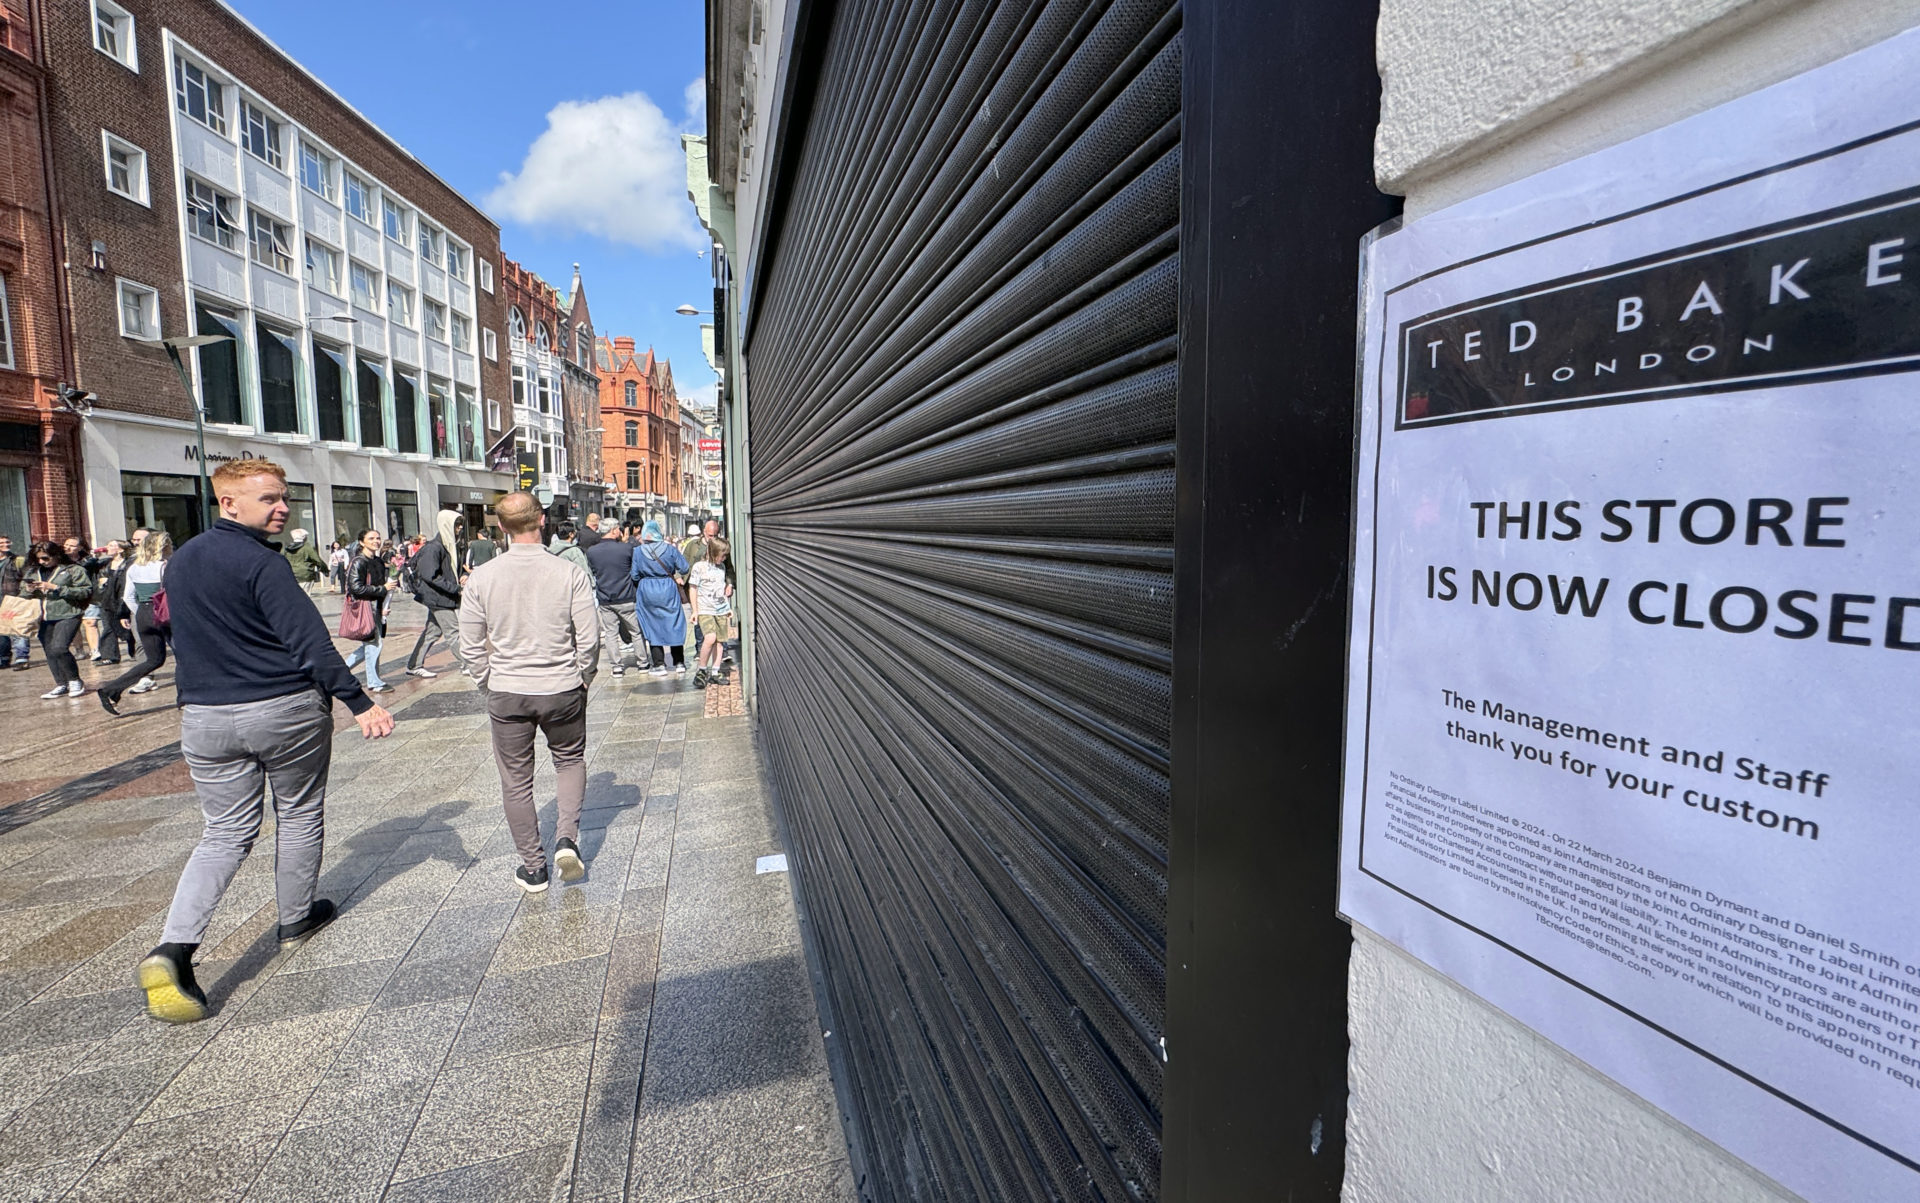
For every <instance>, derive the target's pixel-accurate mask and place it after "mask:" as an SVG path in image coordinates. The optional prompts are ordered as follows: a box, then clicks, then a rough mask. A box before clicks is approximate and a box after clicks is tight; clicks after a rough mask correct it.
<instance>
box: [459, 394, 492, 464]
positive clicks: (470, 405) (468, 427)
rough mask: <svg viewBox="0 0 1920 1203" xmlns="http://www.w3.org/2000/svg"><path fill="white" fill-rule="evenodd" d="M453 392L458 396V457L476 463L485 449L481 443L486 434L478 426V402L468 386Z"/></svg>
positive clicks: (484, 452)
mask: <svg viewBox="0 0 1920 1203" xmlns="http://www.w3.org/2000/svg"><path fill="white" fill-rule="evenodd" d="M455 392H456V393H457V394H458V396H459V398H460V405H459V409H460V458H461V459H463V460H466V461H467V462H468V463H474V464H477V463H479V462H480V457H481V456H482V455H484V454H486V450H487V449H486V448H485V447H483V446H482V445H481V443H482V441H483V440H484V439H485V437H486V436H485V434H484V432H483V431H482V430H481V428H480V403H479V402H478V401H476V400H475V399H474V395H473V390H472V389H470V388H461V389H457V390H455Z"/></svg>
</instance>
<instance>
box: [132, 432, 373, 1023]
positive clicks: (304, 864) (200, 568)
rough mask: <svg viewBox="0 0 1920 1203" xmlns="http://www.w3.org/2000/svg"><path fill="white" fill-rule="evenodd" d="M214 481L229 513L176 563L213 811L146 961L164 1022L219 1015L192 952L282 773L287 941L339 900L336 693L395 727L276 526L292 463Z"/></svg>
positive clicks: (170, 595) (368, 717)
mask: <svg viewBox="0 0 1920 1203" xmlns="http://www.w3.org/2000/svg"><path fill="white" fill-rule="evenodd" d="M212 484H213V490H214V495H215V497H216V498H217V499H218V501H219V505H220V518H219V520H218V521H216V522H215V523H214V524H213V526H212V527H211V528H210V529H209V530H207V531H206V532H205V533H204V534H201V535H199V536H198V537H196V538H195V539H194V540H193V541H192V542H191V543H189V544H187V545H186V546H185V547H183V548H181V549H180V552H179V554H178V555H177V556H175V557H174V560H173V563H172V567H171V569H170V571H169V572H168V574H167V588H166V595H167V603H168V604H167V608H168V611H169V613H170V617H171V619H172V626H173V639H174V646H175V649H176V650H177V651H178V652H179V653H180V668H179V672H178V675H177V678H176V684H177V685H178V686H179V690H180V751H181V755H182V756H183V757H184V758H185V759H186V762H187V770H188V772H189V773H190V774H191V775H192V777H193V788H194V792H195V793H196V794H198V795H199V799H200V810H201V813H202V815H203V816H204V817H205V819H206V829H205V831H204V833H203V834H202V835H201V837H200V843H199V845H198V846H197V847H196V848H194V850H193V854H192V855H191V856H190V857H188V858H187V866H186V868H185V870H183V871H182V872H181V874H180V884H179V885H178V887H176V889H175V890H174V895H173V905H172V906H171V907H170V908H168V911H167V921H166V926H165V927H164V928H163V929H162V931H161V936H160V941H161V942H160V944H159V945H158V946H157V947H155V948H154V950H153V951H152V952H151V953H149V954H148V955H147V956H146V957H145V958H144V959H143V960H142V961H141V962H140V964H139V967H138V968H137V970H136V972H135V979H136V981H137V982H138V983H139V986H140V988H141V989H142V990H144V991H145V992H146V996H147V1014H148V1015H150V1016H152V1017H153V1018H155V1019H158V1020H162V1021H164V1022H167V1023H191V1022H193V1021H195V1020H198V1019H202V1018H204V1017H205V1016H206V1013H207V996H206V995H205V994H204V993H202V992H201V990H200V987H199V985H198V984H197V983H196V982H195V981H194V979H193V953H194V950H195V949H197V948H198V947H199V946H200V940H201V937H202V936H203V935H205V934H206V929H207V924H208V921H209V920H210V919H211V918H212V917H213V912H214V908H215V907H217V906H218V905H219V904H220V899H221V898H222V896H224V895H225V894H226V891H227V886H228V885H229V884H230V883H231V882H232V881H233V875H234V873H235V872H236V871H238V870H239V868H240V862H241V861H243V860H245V859H246V856H247V852H248V851H249V850H250V849H251V848H252V847H253V842H254V840H255V839H256V838H257V837H258V836H259V834H260V822H261V818H262V814H263V811H264V804H265V799H266V793H267V787H268V785H269V784H271V785H272V787H273V809H274V894H275V898H276V900H277V903H278V910H279V919H280V927H279V932H278V934H279V938H280V942H281V943H282V944H288V943H291V942H293V941H295V940H299V939H301V938H303V937H305V936H307V935H310V934H311V933H313V932H315V931H318V930H319V929H320V928H322V927H325V926H326V925H327V924H328V923H329V922H331V921H332V919H333V917H334V913H335V908H334V904H333V902H332V901H331V900H329V899H325V898H315V897H314V887H315V885H316V884H317V883H318V882H319V879H320V852H321V837H322V833H323V831H324V828H325V806H326V793H327V766H328V763H329V761H330V760H331V758H332V754H333V715H332V709H333V701H334V700H335V699H338V700H339V701H342V702H345V703H346V705H347V709H349V710H350V711H352V712H353V716H354V719H355V720H356V721H357V722H358V723H359V725H360V733H361V734H362V735H363V736H364V737H366V738H368V739H379V738H381V737H383V736H386V735H388V734H390V733H391V732H392V731H393V716H392V715H390V714H388V713H387V712H386V710H385V709H383V708H382V707H381V706H379V705H378V704H377V703H375V702H374V700H373V699H372V698H370V697H368V696H367V694H366V691H365V690H363V689H361V688H360V682H358V681H356V680H354V678H353V674H352V673H350V672H348V671H347V666H346V665H345V664H344V663H342V662H341V659H340V653H339V652H337V651H335V650H334V646H333V640H332V639H331V638H329V637H328V635H327V628H326V625H325V624H324V623H322V622H321V620H320V612H319V611H318V610H317V609H315V608H314V605H313V600H312V599H311V598H309V597H308V596H307V595H306V593H305V592H304V591H303V590H302V589H301V588H300V585H299V583H298V582H296V581H295V580H294V579H293V570H292V569H291V568H289V567H288V566H287V562H286V559H285V558H284V557H283V556H281V555H279V554H278V553H277V552H276V551H275V549H274V547H273V545H272V544H271V543H269V542H268V539H269V537H271V536H273V535H277V534H279V533H280V531H281V529H282V528H283V527H285V526H286V523H287V513H288V509H287V481H286V473H285V472H284V471H283V470H282V469H281V467H280V466H279V465H278V464H275V463H273V462H272V461H270V460H263V459H241V460H229V461H227V462H225V463H222V464H221V465H220V466H219V467H218V468H216V469H215V470H214V472H213V480H212Z"/></svg>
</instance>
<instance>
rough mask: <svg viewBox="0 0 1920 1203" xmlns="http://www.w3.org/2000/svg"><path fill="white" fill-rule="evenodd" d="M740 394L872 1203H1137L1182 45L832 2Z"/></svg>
mask: <svg viewBox="0 0 1920 1203" xmlns="http://www.w3.org/2000/svg"><path fill="white" fill-rule="evenodd" d="M821 19H824V20H827V21H829V22H830V24H829V25H828V26H827V28H826V31H825V33H824V34H822V35H821V39H822V40H821V42H820V43H819V45H820V46H821V47H822V48H823V49H822V50H821V52H820V53H821V61H820V62H819V63H818V64H817V71H818V74H817V76H816V77H815V79H816V82H815V90H814V91H813V94H812V100H811V105H810V109H809V111H808V112H807V113H806V114H805V116H804V117H803V118H801V119H799V121H798V122H797V128H796V129H795V130H794V132H793V134H792V137H793V138H794V139H797V141H793V142H789V143H788V145H787V147H786V149H785V153H787V154H789V155H795V156H797V160H796V161H795V162H794V163H793V164H792V166H791V172H792V174H791V176H790V184H789V185H787V186H786V188H785V190H784V199H783V203H782V205H781V208H780V210H779V211H777V212H774V213H772V214H771V215H770V218H769V229H770V231H771V232H772V234H773V236H774V241H773V243H772V245H773V246H774V247H775V248H776V249H775V250H774V251H773V252H772V258H771V260H770V261H769V263H768V265H767V267H766V269H765V271H764V272H763V273H762V279H761V280H760V282H759V283H758V284H757V285H756V295H755V297H754V300H753V312H752V314H751V317H750V322H751V325H750V328H749V330H748V332H747V333H748V341H747V344H746V349H745V354H746V359H747V364H748V369H747V389H748V398H749V409H748V421H749V430H750V446H751V449H752V452H751V458H752V463H751V467H750V473H751V475H750V490H751V506H752V515H753V523H754V573H755V578H754V582H755V597H756V599H757V600H756V603H755V604H756V619H755V622H756V627H755V630H756V658H757V664H758V673H759V676H758V690H759V693H758V698H759V703H758V704H759V717H760V723H761V730H762V735H763V738H764V741H765V747H766V752H767V756H768V761H769V767H770V769H771V771H772V774H773V779H774V782H775V786H776V789H777V790H778V793H779V797H780V800H781V803H782V807H783V812H784V815H785V820H786V824H787V830H788V834H789V837H790V841H791V847H790V849H789V851H790V853H791V854H792V856H793V858H794V862H795V867H796V871H797V873H798V879H799V886H800V889H801V894H802V898H803V901H804V903H805V905H806V907H807V911H808V917H809V919H810V921H811V925H812V931H813V933H814V934H813V939H814V941H815V950H816V952H817V954H818V956H819V960H820V963H821V965H822V967H823V968H824V971H825V976H826V989H827V991H828V994H829V1002H830V1004H831V1007H832V1010H833V1012H834V1013H835V1015H836V1016H837V1019H836V1024H837V1027H838V1030H837V1031H836V1032H835V1033H834V1040H836V1041H843V1042H844V1044H843V1050H844V1051H843V1054H842V1056H843V1057H844V1060H843V1062H842V1064H843V1066H844V1067H845V1069H846V1070H847V1073H846V1074H845V1075H844V1076H845V1079H846V1081H845V1085H846V1086H847V1087H848V1093H849V1094H850V1096H851V1101H852V1104H853V1107H854V1111H855V1114H854V1116H853V1124H854V1127H855V1131H856V1138H857V1139H858V1140H859V1142H860V1143H861V1146H862V1149H863V1154H864V1156H865V1158H866V1160H867V1163H868V1164H867V1168H868V1170H869V1173H870V1177H869V1180H868V1181H867V1183H866V1184H865V1187H866V1193H867V1195H868V1197H870V1198H876V1199H882V1200H893V1199H968V1200H971V1199H993V1200H1028V1199H1050V1198H1061V1199H1102V1200H1109V1199H1129V1198H1153V1197H1155V1195H1156V1194H1157V1192H1158V1184H1159V1165H1160V1106H1161V1104H1160V1096H1161V1071H1162V1057H1161V1047H1162V1046H1161V1044H1160V1036H1161V1031H1162V1027H1161V1025H1162V1017H1163V1013H1164V1007H1165V995H1166V972H1165V948H1166V905H1167V852H1166V849H1167V814H1168V726H1169V711H1170V706H1171V702H1170V695H1171V686H1170V660H1171V651H1170V640H1171V632H1172V596H1173V591H1172V564H1173V548H1172V528H1173V414H1174V392H1175V379H1176V359H1175V356H1176V346H1175V328H1174V327H1175V290H1176V282H1177V275H1178V268H1179V259H1178V225H1179V212H1178V209H1179V183H1180V180H1179V176H1180V144H1179V135H1180V112H1179V107H1180V75H1181V67H1180V18H1179V9H1178V6H1177V5H1170V4H1168V3H1165V0H1157V2H1143V3H1129V2H1126V0H1117V2H1115V3H1110V4H1098V3H1086V2H1081V3H1053V4H1041V3H1032V4H1015V3H1006V4H998V5H996V4H991V3H979V2H962V0H842V2H841V3H838V4H836V5H833V6H831V11H830V12H827V13H824V14H823V15H822V17H821Z"/></svg>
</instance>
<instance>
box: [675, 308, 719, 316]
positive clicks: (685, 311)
mask: <svg viewBox="0 0 1920 1203" xmlns="http://www.w3.org/2000/svg"><path fill="white" fill-rule="evenodd" d="M674 312H675V313H677V314H679V315H680V316H681V317H699V316H701V315H702V314H704V315H706V316H707V317H712V316H713V310H711V309H695V308H694V307H693V306H691V305H682V306H680V308H678V309H676V310H674Z"/></svg>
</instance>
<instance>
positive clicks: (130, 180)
mask: <svg viewBox="0 0 1920 1203" xmlns="http://www.w3.org/2000/svg"><path fill="white" fill-rule="evenodd" d="M100 140H101V145H102V146H103V147H104V148H105V151H106V168H107V191H109V192H112V193H115V194H117V195H119V196H124V197H126V198H127V199H128V200H130V201H138V202H139V203H141V204H143V205H144V204H146V203H147V152H146V151H144V150H141V149H140V148H139V147H138V146H135V145H134V144H133V143H131V142H129V141H127V140H126V139H124V138H116V137H114V136H113V135H112V134H110V133H108V132H107V131H106V130H101V131H100Z"/></svg>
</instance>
